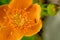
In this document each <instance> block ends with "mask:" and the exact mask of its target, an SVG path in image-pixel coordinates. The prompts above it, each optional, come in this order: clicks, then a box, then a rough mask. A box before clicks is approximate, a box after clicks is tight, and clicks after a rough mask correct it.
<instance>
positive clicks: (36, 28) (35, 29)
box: [25, 20, 42, 36]
mask: <svg viewBox="0 0 60 40" xmlns="http://www.w3.org/2000/svg"><path fill="white" fill-rule="evenodd" d="M41 28H42V21H41V20H40V21H39V22H38V24H35V25H34V26H32V27H31V28H29V29H28V31H27V32H26V34H25V36H32V35H35V34H36V33H38V32H39V31H40V30H41Z"/></svg>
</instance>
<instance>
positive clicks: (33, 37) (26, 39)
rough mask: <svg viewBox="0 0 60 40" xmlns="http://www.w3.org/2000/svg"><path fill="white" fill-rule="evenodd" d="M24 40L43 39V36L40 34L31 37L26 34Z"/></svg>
mask: <svg viewBox="0 0 60 40" xmlns="http://www.w3.org/2000/svg"><path fill="white" fill-rule="evenodd" d="M22 40H41V37H40V36H38V35H33V36H30V37H26V36H24V37H23V38H22Z"/></svg>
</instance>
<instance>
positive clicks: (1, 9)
mask: <svg viewBox="0 0 60 40" xmlns="http://www.w3.org/2000/svg"><path fill="white" fill-rule="evenodd" d="M7 8H8V6H7V5H3V6H0V23H3V22H4V21H5V20H4V18H5V16H6V11H7V10H8V9H7Z"/></svg>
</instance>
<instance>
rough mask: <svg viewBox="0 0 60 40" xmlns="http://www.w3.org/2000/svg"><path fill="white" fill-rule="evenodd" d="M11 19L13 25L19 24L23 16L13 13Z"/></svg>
mask: <svg viewBox="0 0 60 40" xmlns="http://www.w3.org/2000/svg"><path fill="white" fill-rule="evenodd" d="M12 20H13V24H14V25H17V26H20V25H23V24H24V18H22V16H21V15H19V14H15V15H13V16H12Z"/></svg>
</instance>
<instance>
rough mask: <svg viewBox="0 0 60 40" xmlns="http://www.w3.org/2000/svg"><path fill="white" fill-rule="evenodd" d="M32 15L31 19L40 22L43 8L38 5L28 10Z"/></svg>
mask: <svg viewBox="0 0 60 40" xmlns="http://www.w3.org/2000/svg"><path fill="white" fill-rule="evenodd" d="M26 11H27V12H29V13H30V14H29V15H31V18H32V17H33V18H36V19H37V20H38V21H39V20H40V17H41V7H40V5H38V4H37V3H36V4H34V5H32V6H31V7H29V8H28V9H27V10H26Z"/></svg>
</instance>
